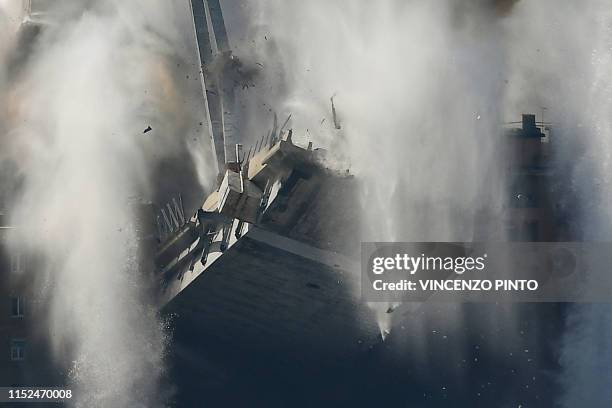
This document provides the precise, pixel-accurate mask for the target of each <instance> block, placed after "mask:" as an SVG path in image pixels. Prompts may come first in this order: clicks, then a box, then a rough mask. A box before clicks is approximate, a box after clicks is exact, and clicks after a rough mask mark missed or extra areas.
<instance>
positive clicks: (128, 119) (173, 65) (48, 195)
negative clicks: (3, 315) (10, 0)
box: [2, 0, 209, 407]
mask: <svg viewBox="0 0 612 408" xmlns="http://www.w3.org/2000/svg"><path fill="white" fill-rule="evenodd" d="M49 12H50V13H51V14H49V15H48V19H49V23H48V24H47V23H45V24H44V25H43V29H42V31H41V34H40V35H39V36H38V37H37V40H36V44H35V46H34V47H33V48H32V49H31V52H30V55H28V58H27V61H24V65H23V66H21V67H20V72H19V73H18V74H16V75H14V76H13V77H12V78H10V81H7V82H6V83H5V84H4V85H5V87H4V88H5V89H4V91H5V92H3V97H2V103H3V105H4V106H5V107H6V106H8V108H6V109H4V110H3V112H5V113H6V114H7V116H8V119H9V121H8V123H9V125H8V128H7V129H4V132H3V134H4V135H5V138H4V139H3V149H2V151H3V155H4V153H8V154H7V156H9V157H10V158H11V159H12V160H13V161H14V162H16V163H17V166H18V168H19V172H20V174H21V176H22V178H23V180H24V184H23V186H22V187H21V189H20V194H19V196H18V197H17V198H16V199H13V200H12V201H13V203H14V205H13V208H12V211H11V214H12V218H13V222H14V223H15V224H16V225H19V226H20V227H21V228H20V230H19V231H20V232H19V234H18V236H17V237H15V242H14V245H15V246H16V247H18V248H21V250H26V251H27V252H29V253H32V254H36V255H37V256H39V257H41V261H42V265H40V266H38V265H37V266H36V268H37V269H38V270H39V271H38V272H37V273H36V278H37V280H38V281H39V283H40V288H41V290H42V291H43V293H45V294H47V295H48V302H49V309H48V313H49V322H50V324H49V326H50V327H49V329H50V336H49V338H50V339H51V342H52V348H53V351H54V356H55V358H56V360H57V361H58V364H65V363H66V362H71V364H70V367H69V368H70V379H71V381H72V384H71V387H73V388H74V389H75V392H74V395H75V397H76V405H78V406H105V407H109V406H113V407H133V406H147V407H150V406H162V405H163V404H164V401H165V399H166V397H167V395H166V394H165V391H162V389H163V387H162V386H163V385H164V370H165V368H164V367H165V365H164V352H165V349H166V346H167V341H168V335H169V333H168V332H167V330H166V329H165V326H164V325H165V323H164V322H163V321H162V320H161V319H160V317H159V316H158V314H157V310H156V305H154V302H153V298H152V296H151V291H150V289H151V286H150V283H151V282H150V279H151V277H150V276H149V275H147V274H144V273H143V272H144V271H142V270H140V267H139V265H140V261H141V260H140V259H138V253H139V241H138V239H139V237H138V234H137V226H136V225H134V218H135V215H136V214H134V208H135V207H134V206H131V205H130V202H133V199H134V196H136V197H140V198H143V197H144V198H145V199H146V198H158V194H157V193H158V192H157V189H158V188H160V187H159V186H158V185H157V184H159V183H158V182H159V180H157V179H156V180H150V177H155V176H156V175H157V174H159V173H156V172H155V171H154V169H155V167H156V166H157V163H158V161H160V160H171V159H172V157H175V156H177V155H180V154H185V141H186V140H188V141H189V143H192V144H193V141H197V140H198V138H200V137H201V136H202V135H201V132H202V130H203V128H202V127H198V122H199V121H202V119H201V118H198V115H199V114H200V113H201V112H197V109H198V108H200V107H201V106H202V104H201V98H200V100H199V102H200V104H199V105H198V104H196V106H190V105H192V104H191V102H193V95H192V96H190V95H189V92H185V93H182V90H184V89H194V90H195V91H196V92H197V93H199V92H200V89H199V86H198V85H199V79H198V71H199V64H197V63H195V62H194V61H192V58H193V57H195V56H194V55H193V54H194V53H193V50H194V48H193V46H194V45H193V41H192V42H191V43H189V42H188V41H187V42H186V40H188V39H192V33H191V32H190V31H189V30H185V32H182V31H180V29H181V27H190V25H189V22H190V20H189V14H188V5H187V4H186V3H184V2H166V1H155V2H150V1H130V2H123V1H114V0H104V1H97V2H80V1H71V2H61V3H60V2H57V3H49ZM192 56H193V57H192ZM192 62H193V63H192ZM181 66H182V67H181ZM178 67H181V68H178ZM179 75H180V76H182V77H184V78H190V77H191V78H192V80H191V81H188V80H183V81H182V82H181V80H180V79H177V78H178V77H179ZM186 82H187V83H186ZM197 93H196V94H197ZM7 112H8V113H7ZM147 125H152V126H153V128H154V129H155V130H154V132H151V133H149V134H143V129H144V128H145V127H146V126H147ZM196 154H201V155H202V156H204V157H205V156H206V150H205V149H200V151H198V152H197V153H196ZM5 158H6V157H5ZM181 162H188V161H185V160H184V158H181ZM200 162H201V163H200V164H201V170H200V174H201V177H202V179H206V177H207V176H208V175H209V173H208V168H207V166H206V164H202V163H205V162H207V160H206V159H201V160H200ZM181 176H184V174H183V175H181ZM194 177H195V176H194ZM207 183H208V181H207V180H204V181H203V184H207ZM146 272H150V271H146ZM46 282H52V284H51V285H50V286H46Z"/></svg>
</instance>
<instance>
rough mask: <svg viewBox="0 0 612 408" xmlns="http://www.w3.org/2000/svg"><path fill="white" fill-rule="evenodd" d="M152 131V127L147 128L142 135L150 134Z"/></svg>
mask: <svg viewBox="0 0 612 408" xmlns="http://www.w3.org/2000/svg"><path fill="white" fill-rule="evenodd" d="M152 130H153V128H152V127H151V126H147V128H146V129H145V130H144V132H142V133H148V132H150V131H152Z"/></svg>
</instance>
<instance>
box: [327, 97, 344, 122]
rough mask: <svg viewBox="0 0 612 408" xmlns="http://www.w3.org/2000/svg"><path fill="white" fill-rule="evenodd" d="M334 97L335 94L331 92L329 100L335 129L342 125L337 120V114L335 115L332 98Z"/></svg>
mask: <svg viewBox="0 0 612 408" xmlns="http://www.w3.org/2000/svg"><path fill="white" fill-rule="evenodd" d="M335 97H336V94H333V95H332V97H331V98H329V100H330V101H331V108H332V116H333V118H334V128H336V129H337V130H340V129H342V126H341V125H340V122H339V121H338V116H337V115H336V106H335V105H334V98H335Z"/></svg>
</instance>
